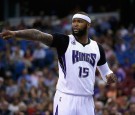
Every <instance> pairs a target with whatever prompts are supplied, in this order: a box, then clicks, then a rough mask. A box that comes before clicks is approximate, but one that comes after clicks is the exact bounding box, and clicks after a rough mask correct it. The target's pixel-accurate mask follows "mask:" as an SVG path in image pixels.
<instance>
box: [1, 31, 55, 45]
mask: <svg viewBox="0 0 135 115" xmlns="http://www.w3.org/2000/svg"><path fill="white" fill-rule="evenodd" d="M0 37H2V38H3V39H8V38H11V37H15V38H21V39H24V40H32V41H40V42H42V43H44V44H46V45H48V46H50V45H51V44H52V41H53V36H52V35H51V34H48V33H43V32H41V31H39V30H37V29H24V30H18V31H10V30H7V31H4V32H2V33H0Z"/></svg>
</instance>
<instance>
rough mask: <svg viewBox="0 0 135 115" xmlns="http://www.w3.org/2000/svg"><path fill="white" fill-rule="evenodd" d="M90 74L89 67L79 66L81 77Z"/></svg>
mask: <svg viewBox="0 0 135 115" xmlns="http://www.w3.org/2000/svg"><path fill="white" fill-rule="evenodd" d="M88 75H89V68H86V67H79V77H80V78H85V77H88Z"/></svg>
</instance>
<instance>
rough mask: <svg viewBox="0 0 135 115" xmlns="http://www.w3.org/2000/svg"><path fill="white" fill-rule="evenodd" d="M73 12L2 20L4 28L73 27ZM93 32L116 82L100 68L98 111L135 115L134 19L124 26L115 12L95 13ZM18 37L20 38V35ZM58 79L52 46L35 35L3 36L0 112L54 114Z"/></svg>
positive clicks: (47, 29)
mask: <svg viewBox="0 0 135 115" xmlns="http://www.w3.org/2000/svg"><path fill="white" fill-rule="evenodd" d="M70 19H71V18H70V16H67V17H65V18H62V19H58V18H57V17H53V18H52V17H47V18H43V17H41V18H37V19H36V20H35V22H34V23H33V24H32V25H31V26H30V25H26V24H25V22H24V21H23V20H22V21H21V22H20V24H18V25H17V26H11V25H10V23H9V22H4V25H3V26H2V28H1V31H5V30H8V29H9V30H21V29H26V28H36V29H39V30H41V31H43V32H47V33H55V32H60V33H63V34H70V33H71V30H72V29H71V20H70ZM89 37H90V38H91V39H93V40H96V41H97V42H98V43H100V44H101V45H102V46H103V48H104V50H105V54H106V58H107V62H108V64H109V66H110V68H111V69H112V70H113V71H114V73H115V74H116V76H117V77H118V82H117V83H115V84H111V85H107V84H106V83H105V82H104V81H103V80H102V79H101V76H100V74H99V72H98V70H97V72H96V82H95V83H96V84H95V90H94V92H95V93H94V100H95V110H96V115H135V25H134V24H129V25H128V26H126V27H125V25H124V24H121V23H120V21H119V20H117V19H116V18H115V17H108V18H101V19H94V20H93V22H92V24H91V28H90V29H89ZM18 39H19V38H18ZM57 79H58V66H57V53H56V50H55V49H54V48H49V47H48V46H46V45H45V44H42V43H40V42H35V41H26V40H21V38H20V40H16V39H15V38H11V39H9V40H6V41H5V40H2V39H0V115H52V113H53V96H54V93H55V87H56V83H57Z"/></svg>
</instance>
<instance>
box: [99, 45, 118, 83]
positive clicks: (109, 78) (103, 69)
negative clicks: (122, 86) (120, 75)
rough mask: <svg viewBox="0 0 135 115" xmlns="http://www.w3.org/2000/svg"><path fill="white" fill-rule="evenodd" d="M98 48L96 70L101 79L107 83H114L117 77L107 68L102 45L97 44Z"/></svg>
mask: <svg viewBox="0 0 135 115" xmlns="http://www.w3.org/2000/svg"><path fill="white" fill-rule="evenodd" d="M98 46H99V50H100V60H99V61H98V64H97V65H98V66H97V68H98V70H99V72H100V74H101V76H102V79H103V80H104V81H105V82H107V84H110V83H115V82H116V81H117V77H116V76H115V74H114V73H113V72H112V70H111V69H110V68H109V66H108V63H107V62H106V57H105V52H104V49H103V47H102V46H101V45H100V44H98Z"/></svg>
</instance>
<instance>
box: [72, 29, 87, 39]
mask: <svg viewBox="0 0 135 115" xmlns="http://www.w3.org/2000/svg"><path fill="white" fill-rule="evenodd" d="M86 33H87V27H85V28H83V29H80V30H78V32H74V30H73V28H72V34H73V35H74V36H77V37H81V36H84V35H86Z"/></svg>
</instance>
